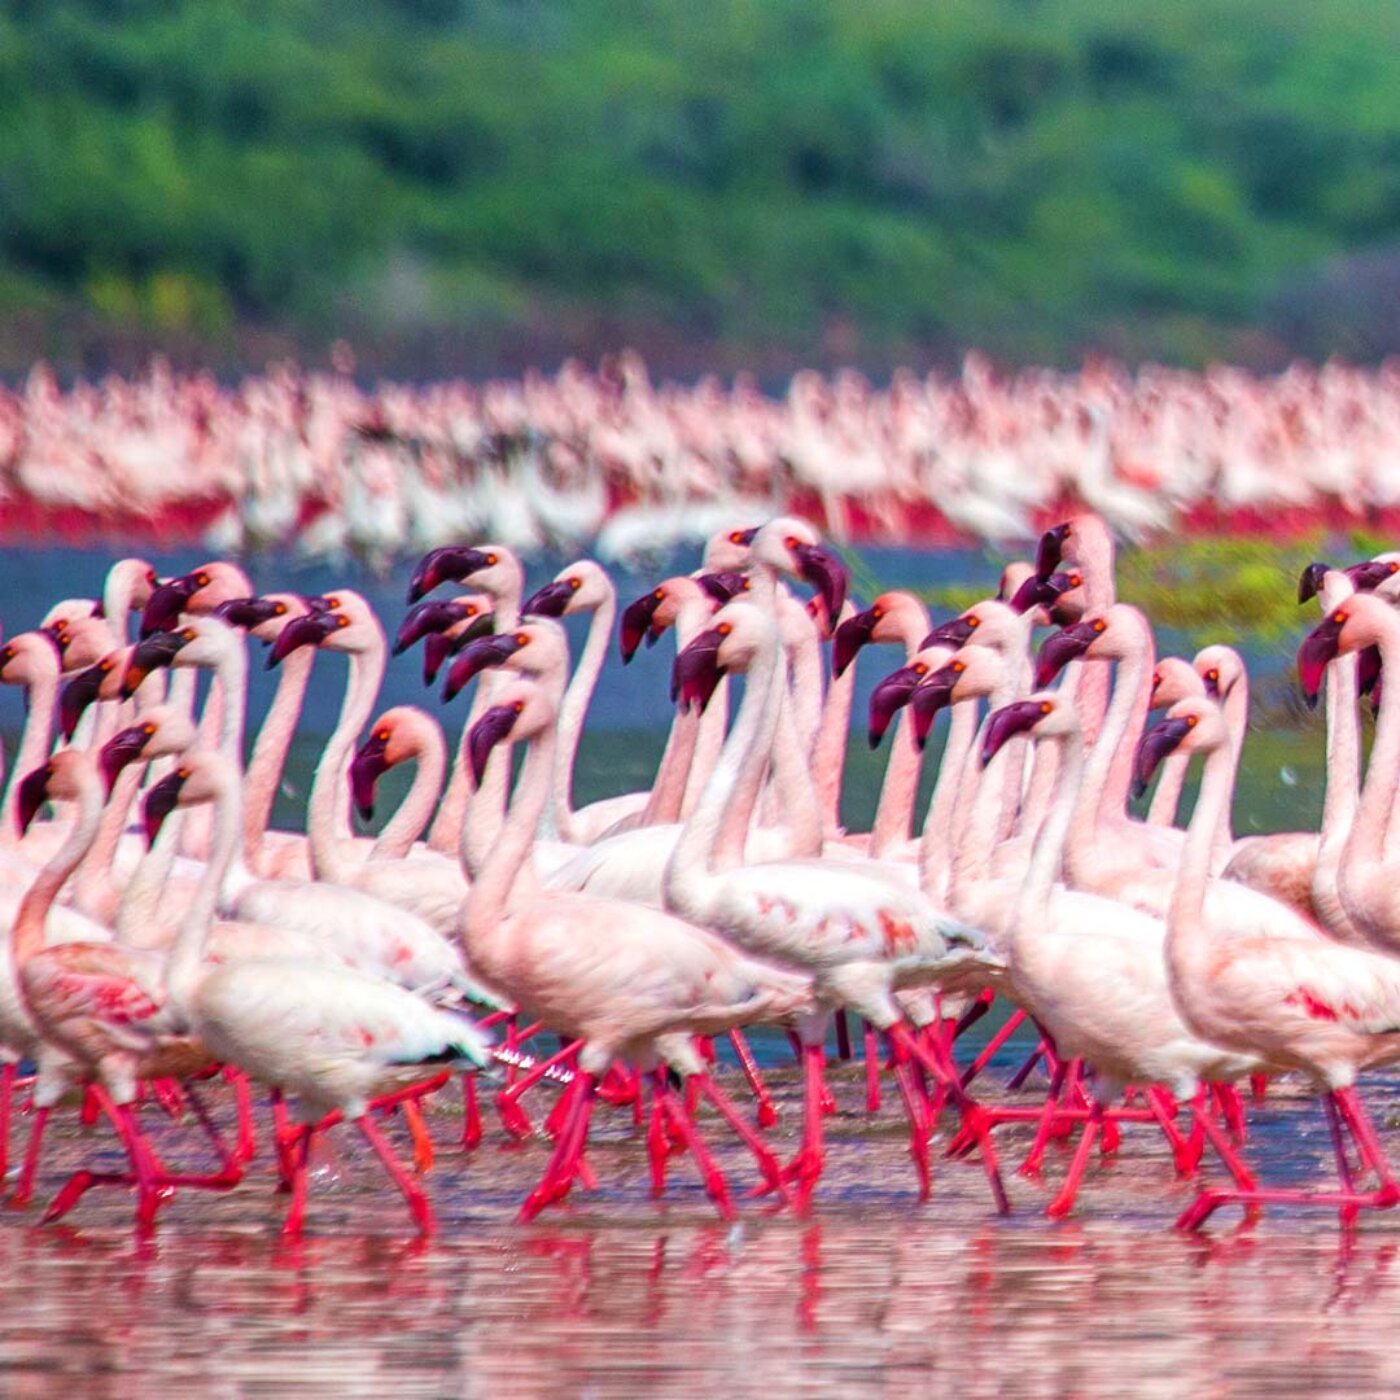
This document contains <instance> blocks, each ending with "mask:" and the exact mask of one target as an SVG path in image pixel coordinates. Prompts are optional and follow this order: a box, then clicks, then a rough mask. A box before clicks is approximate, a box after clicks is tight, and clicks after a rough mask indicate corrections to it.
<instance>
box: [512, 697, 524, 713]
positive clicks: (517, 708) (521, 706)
mask: <svg viewBox="0 0 1400 1400" xmlns="http://www.w3.org/2000/svg"><path fill="white" fill-rule="evenodd" d="M524 708H525V702H524V701H523V700H517V701H516V702H515V704H513V705H512V706H511V709H512V710H514V711H515V713H516V714H519V713H520V712H521V711H522V710H523V709H524Z"/></svg>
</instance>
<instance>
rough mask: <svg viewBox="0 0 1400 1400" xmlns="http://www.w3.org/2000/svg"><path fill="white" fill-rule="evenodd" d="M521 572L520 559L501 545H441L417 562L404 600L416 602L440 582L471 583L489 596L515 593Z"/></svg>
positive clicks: (517, 593) (495, 596)
mask: <svg viewBox="0 0 1400 1400" xmlns="http://www.w3.org/2000/svg"><path fill="white" fill-rule="evenodd" d="M522 578H523V573H522V571H521V568H520V561H519V560H518V559H517V558H516V557H515V555H514V553H512V551H511V550H509V549H507V548H506V547H505V546H504V545H498V544H483V545H479V546H472V545H455V544H450V545H444V546H443V547H442V548H441V549H431V550H429V551H428V553H427V554H425V555H424V556H423V557H422V559H421V560H419V562H418V567H417V568H416V569H415V570H414V571H413V578H412V579H411V580H410V581H409V585H408V601H409V602H410V603H416V602H418V600H419V599H420V598H423V597H426V596H427V595H428V594H429V593H431V592H432V591H433V589H435V588H436V587H437V586H438V585H439V584H440V583H449V582H451V583H463V582H465V581H466V580H467V579H471V581H472V583H473V585H474V586H475V587H477V588H478V589H480V590H481V591H482V592H484V593H489V594H491V596H492V597H493V598H499V597H502V596H503V595H504V594H506V593H508V592H514V594H515V596H517V597H518V596H519V591H520V583H521V579H522Z"/></svg>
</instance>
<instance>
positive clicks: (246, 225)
mask: <svg viewBox="0 0 1400 1400" xmlns="http://www.w3.org/2000/svg"><path fill="white" fill-rule="evenodd" d="M1397 269H1400V7H1397V6H1394V5H1392V4H1389V3H1385V2H1384V0H1269V2H1268V3H1263V0H1171V3H1170V4H1165V5H1155V6H1148V5H1127V4H1123V3H1121V0H1116V2H1113V0H1095V2H1093V3H1091V0H1063V3H1051V2H1050V0H937V3H930V0H849V3H840V2H838V0H571V2H569V3H565V2H564V0H558V2H557V3H546V0H238V3H235V2H234V0H4V3H0V346H3V352H0V358H3V360H4V363H5V365H6V366H10V365H13V364H15V363H18V362H19V361H20V360H21V359H22V358H23V356H24V355H25V354H26V353H30V352H32V351H33V350H35V349H44V348H48V349H53V348H54V347H55V346H57V349H58V353H60V354H63V353H65V352H66V351H72V352H74V353H80V352H82V351H83V350H84V348H85V347H86V346H88V345H89V343H90V342H92V341H93V340H94V338H95V339H96V340H97V341H100V340H101V339H102V337H103V336H104V335H109V336H113V337H118V338H119V337H120V335H121V334H122V333H127V334H131V333H134V334H136V335H137V337H138V338H140V339H142V342H143V343H145V342H146V341H159V340H162V339H167V340H169V341H170V342H171V343H173V344H177V345H212V346H215V347H218V346H223V347H225V349H227V348H228V347H230V346H234V347H236V346H237V345H239V344H244V345H246V344H247V340H246V336H247V334H248V332H249V328H264V329H266V328H272V329H273V330H278V331H285V332H287V333H288V335H289V337H296V338H299V339H300V341H301V343H302V344H303V345H307V346H310V345H316V344H320V345H324V343H325V340H326V339H327V338H328V337H330V336H332V335H334V334H337V333H341V332H347V333H350V334H352V335H353V336H354V337H355V338H356V339H357V340H358V341H360V342H362V343H363V341H364V340H365V339H366V338H378V339H381V340H382V343H383V344H384V345H385V346H408V345H412V344H418V345H420V346H422V345H427V346H429V347H431V346H432V345H434V344H438V345H440V346H441V348H442V350H443V353H444V354H446V355H448V356H449V357H450V356H451V355H453V354H456V353H458V352H459V351H461V350H462V348H463V347H464V346H472V345H474V346H476V347H478V348H480V347H482V346H485V347H495V348H494V350H492V351H491V352H490V353H498V354H501V355H503V356H505V357H506V358H510V357H511V356H513V355H519V354H524V353H540V354H542V355H547V354H549V353H551V352H553V351H556V350H560V349H569V348H584V349H587V348H589V347H590V346H593V347H597V346H601V345H603V344H606V343H617V342H618V341H619V340H621V339H623V338H632V339H637V340H640V341H641V342H642V343H643V344H644V345H647V344H652V345H656V346H658V347H660V352H659V353H661V354H662V356H663V358H664V357H665V354H666V352H667V346H668V345H670V346H671V347H672V350H673V351H674V354H675V355H680V356H681V357H682V358H684V351H683V350H682V349H681V348H679V347H683V346H702V347H705V349H706V353H709V354H712V355H714V356H716V357H717V362H726V363H738V362H742V361H743V360H744V359H745V357H746V356H747V357H752V358H754V359H755V360H756V361H762V360H763V359H764V357H765V356H767V357H768V359H769V360H772V358H773V356H774V355H777V356H779V357H781V356H783V355H790V356H792V357H794V358H795V359H796V360H804V359H811V360H828V361H830V360H833V359H843V358H857V359H859V358H867V359H869V360H872V361H881V362H888V361H893V360H896V359H898V358H900V357H901V356H911V357H913V358H916V359H921V358H927V357H928V356H930V355H935V356H936V355H941V354H948V353H950V352H952V351H953V350H955V349H956V348H957V347H960V346H963V345H967V344H980V345H983V346H986V347H988V348H989V349H991V350H992V351H993V352H995V353H998V354H1004V355H1006V356H1009V357H1012V358H1017V359H1046V360H1065V359H1073V358H1076V357H1078V356H1079V355H1080V354H1081V353H1082V352H1083V351H1084V350H1085V349H1087V348H1092V347H1097V348H1103V349H1106V350H1110V351H1113V352H1116V353H1123V354H1127V355H1130V356H1141V355H1153V356H1161V357H1168V358H1173V359H1179V360H1185V361H1188V362H1190V361H1199V360H1201V359H1203V358H1206V357H1208V356H1211V355H1220V354H1231V355H1235V356H1240V357H1244V358H1251V359H1255V360H1256V361H1259V362H1267V361H1269V360H1275V359H1277V358H1278V357H1279V356H1280V355H1281V354H1282V353H1284V352H1285V351H1288V350H1302V351H1305V352H1308V353H1312V354H1322V353H1327V352H1328V351H1331V350H1340V351H1342V352H1344V353H1348V354H1352V355H1357V356H1371V355H1376V354H1379V353H1383V352H1385V351H1386V350H1387V349H1390V348H1393V347H1394V346H1395V345H1396V344H1397V343H1400V330H1397V329H1396V327H1397V325H1400V308H1397V305H1396V302H1397V301H1400V270H1397ZM1387 297H1390V298H1391V299H1392V300H1391V302H1390V303H1389V304H1387V301H1386V298H1387ZM1387 305H1388V309H1387ZM240 337H244V339H243V340H241V341H240ZM435 337H436V338H437V339H436V340H435V339H434V338H435ZM673 357H674V356H673Z"/></svg>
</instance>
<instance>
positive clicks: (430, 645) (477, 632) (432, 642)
mask: <svg viewBox="0 0 1400 1400" xmlns="http://www.w3.org/2000/svg"><path fill="white" fill-rule="evenodd" d="M491 627H492V617H491V614H490V613H482V614H481V616H480V617H476V618H473V619H472V621H471V624H470V625H469V626H467V627H465V628H463V629H462V631H461V633H460V634H459V635H457V636H455V637H454V636H453V635H452V634H451V633H450V632H430V633H429V634H428V636H427V638H426V639H425V641H424V642H423V684H424V685H432V684H433V682H434V681H436V680H437V678H438V672H439V671H441V670H442V667H443V663H444V662H446V660H447V658H448V657H449V656H456V655H457V653H458V652H459V651H461V650H462V648H463V647H466V646H470V645H471V644H472V643H473V642H475V641H479V640H480V639H481V638H482V637H489V636H490V635H491Z"/></svg>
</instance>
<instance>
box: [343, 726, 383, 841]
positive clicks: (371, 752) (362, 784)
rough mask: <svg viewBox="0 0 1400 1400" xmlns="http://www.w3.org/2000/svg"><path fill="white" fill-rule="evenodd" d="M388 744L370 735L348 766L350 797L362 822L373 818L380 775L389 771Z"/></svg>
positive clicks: (375, 735) (376, 736) (374, 735)
mask: <svg viewBox="0 0 1400 1400" xmlns="http://www.w3.org/2000/svg"><path fill="white" fill-rule="evenodd" d="M388 747H389V742H388V740H387V739H381V738H379V736H378V735H377V734H371V735H370V736H369V738H368V739H366V740H365V742H364V743H363V744H361V745H360V748H359V751H358V752H357V753H356V754H355V757H354V759H353V760H352V761H351V764H350V796H351V799H352V800H353V801H354V803H355V810H356V811H357V812H358V813H359V814H360V817H361V819H362V820H364V821H369V820H370V818H372V817H373V816H374V797H375V791H376V789H377V788H378V785H379V778H380V775H381V774H384V773H387V772H388V771H389V766H390V765H389V760H388V755H387V750H388Z"/></svg>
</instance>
